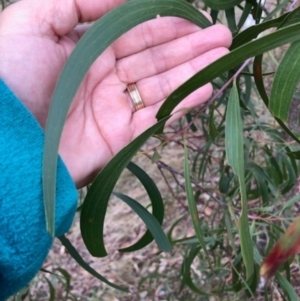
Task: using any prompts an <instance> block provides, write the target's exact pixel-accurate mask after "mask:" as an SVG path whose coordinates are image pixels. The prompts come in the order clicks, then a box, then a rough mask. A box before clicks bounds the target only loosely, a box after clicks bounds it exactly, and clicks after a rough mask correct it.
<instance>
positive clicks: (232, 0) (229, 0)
mask: <svg viewBox="0 0 300 301" xmlns="http://www.w3.org/2000/svg"><path fill="white" fill-rule="evenodd" d="M242 1H243V0H226V1H224V0H203V2H204V3H205V4H206V5H207V6H208V7H210V8H212V9H214V10H225V9H229V8H232V7H234V6H236V5H238V4H240V3H241V2H242Z"/></svg>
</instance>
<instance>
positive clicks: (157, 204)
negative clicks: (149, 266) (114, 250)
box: [119, 162, 164, 252]
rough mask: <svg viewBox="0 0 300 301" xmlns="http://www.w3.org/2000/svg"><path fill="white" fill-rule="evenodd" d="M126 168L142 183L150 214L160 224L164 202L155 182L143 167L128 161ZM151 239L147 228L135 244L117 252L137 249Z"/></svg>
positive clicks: (162, 217)
mask: <svg viewBox="0 0 300 301" xmlns="http://www.w3.org/2000/svg"><path fill="white" fill-rule="evenodd" d="M127 169H128V170H130V171H131V172H132V173H133V174H134V175H135V176H136V177H137V178H138V179H139V180H140V181H141V183H142V185H143V186H144V187H145V189H146V191H147V193H148V196H149V198H150V200H151V206H152V215H153V216H154V217H155V218H156V220H157V221H158V223H159V224H160V225H161V224H162V222H163V220H164V204H163V200H162V196H161V194H160V192H159V190H158V188H157V186H156V184H155V183H154V181H153V180H152V179H151V178H150V177H149V176H148V174H147V173H146V172H145V171H144V170H143V169H141V168H140V167H139V166H137V165H136V164H134V163H133V162H130V163H129V164H128V165H127ZM152 241H153V236H152V234H151V232H150V231H149V230H147V232H146V233H145V234H144V235H143V236H142V237H141V238H140V239H139V241H137V242H136V243H135V244H133V245H132V246H130V247H127V248H123V249H119V252H133V251H137V250H139V249H142V248H144V247H145V246H147V245H148V244H150V243H151V242H152Z"/></svg>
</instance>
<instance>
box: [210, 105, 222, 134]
mask: <svg viewBox="0 0 300 301" xmlns="http://www.w3.org/2000/svg"><path fill="white" fill-rule="evenodd" d="M208 126H209V127H208V129H209V136H210V138H211V140H215V139H216V138H217V137H218V134H219V133H218V130H217V128H216V126H215V121H214V106H213V105H212V106H211V107H210V111H209V120H208Z"/></svg>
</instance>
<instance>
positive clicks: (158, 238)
mask: <svg viewBox="0 0 300 301" xmlns="http://www.w3.org/2000/svg"><path fill="white" fill-rule="evenodd" d="M114 195H115V196H117V197H118V198H119V199H121V200H122V201H123V202H125V203H126V204H127V205H128V206H129V207H130V208H131V209H132V210H133V211H134V212H135V213H136V214H137V215H138V216H139V217H140V218H141V220H142V221H143V222H144V223H145V225H146V226H147V228H148V229H149V231H150V232H151V234H152V236H153V237H154V239H155V242H156V243H157V246H158V248H159V249H160V250H161V251H164V252H169V253H171V252H172V247H171V245H170V242H169V240H168V238H167V236H166V235H165V233H164V231H163V229H162V228H161V225H160V224H159V222H158V221H157V219H156V218H155V217H154V216H153V215H152V214H151V213H149V211H148V210H147V209H145V208H144V207H143V206H142V205H141V204H140V203H138V202H137V201H136V200H134V199H132V198H131V197H129V196H127V195H124V194H122V193H118V192H114Z"/></svg>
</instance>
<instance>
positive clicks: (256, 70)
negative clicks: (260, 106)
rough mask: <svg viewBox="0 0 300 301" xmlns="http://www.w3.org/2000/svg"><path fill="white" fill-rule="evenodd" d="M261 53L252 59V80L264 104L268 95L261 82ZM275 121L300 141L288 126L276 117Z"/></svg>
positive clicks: (267, 99) (266, 102) (267, 100)
mask: <svg viewBox="0 0 300 301" xmlns="http://www.w3.org/2000/svg"><path fill="white" fill-rule="evenodd" d="M262 58H263V56H262V55H258V56H256V57H255V59H254V61H253V74H254V81H255V84H256V88H257V90H258V92H259V95H260V97H261V98H262V100H263V102H264V103H265V105H266V106H268V104H269V97H268V95H267V92H266V89H265V86H264V82H263V76H262ZM275 119H276V121H277V122H278V123H279V125H280V126H281V127H282V129H283V130H284V131H285V132H286V133H287V134H288V135H289V136H290V137H292V138H293V139H294V140H295V141H297V142H298V143H300V140H299V139H298V137H297V136H295V135H294V133H292V132H291V131H290V130H289V128H288V127H287V126H286V125H285V124H284V123H283V122H282V121H281V120H280V119H278V118H276V117H275Z"/></svg>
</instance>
